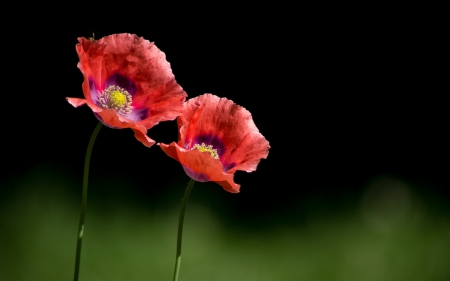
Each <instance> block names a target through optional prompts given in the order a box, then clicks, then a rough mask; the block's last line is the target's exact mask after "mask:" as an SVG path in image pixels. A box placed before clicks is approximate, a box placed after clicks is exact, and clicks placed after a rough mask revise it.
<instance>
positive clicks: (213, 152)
mask: <svg viewBox="0 0 450 281" xmlns="http://www.w3.org/2000/svg"><path fill="white" fill-rule="evenodd" d="M194 148H197V149H198V150H199V151H200V152H209V153H210V154H211V157H212V158H214V159H219V153H217V149H214V148H213V146H212V145H206V144H205V143H204V142H202V144H201V145H199V144H197V143H196V144H194V146H193V147H192V148H191V150H192V149H194Z"/></svg>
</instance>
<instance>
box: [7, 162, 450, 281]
mask: <svg viewBox="0 0 450 281" xmlns="http://www.w3.org/2000/svg"><path fill="white" fill-rule="evenodd" d="M187 181H188V180H187V177H186V178H177V179H173V180H170V181H169V182H168V184H167V185H165V186H161V187H159V188H161V189H162V190H163V191H162V192H161V194H160V196H159V197H158V198H145V197H142V196H140V195H139V194H137V193H136V192H133V190H135V189H134V188H132V186H133V179H132V178H127V177H121V176H118V175H117V174H111V175H110V176H109V177H108V178H100V177H98V176H96V175H95V171H93V172H92V177H91V184H90V194H89V203H88V214H87V220H86V225H85V231H84V235H85V236H84V240H83V250H82V256H81V257H82V259H81V274H80V280H86V281H90V280H92V281H96V280H171V278H172V272H173V266H174V260H175V245H176V244H175V243H176V231H177V222H178V212H179V207H180V204H181V200H180V199H181V198H182V196H183V191H184V188H185V185H186V183H187ZM1 185H2V187H4V186H8V189H7V190H8V191H6V194H5V189H3V188H2V190H3V191H4V193H3V194H2V200H1V205H0V207H1V209H0V210H1V216H0V225H1V227H2V231H1V232H0V241H1V243H0V253H1V255H0V280H5V281H7V280H8V281H9V280H11V281H12V280H17V281H21V280H36V281H37V280H71V276H72V273H73V263H74V254H75V242H76V239H75V238H76V231H77V225H78V215H79V205H80V200H79V196H77V195H78V194H77V193H78V192H80V190H81V179H80V178H77V177H75V176H74V174H73V173H72V172H71V171H68V170H65V169H63V168H61V167H60V166H58V165H57V163H49V162H44V163H41V164H39V165H36V166H34V167H32V168H30V169H29V170H28V171H27V172H26V173H25V174H24V175H23V177H21V178H20V179H18V178H13V179H9V180H6V181H5V180H3V181H2V182H1ZM244 188H245V187H244ZM246 188H250V187H248V186H247V187H246ZM252 188H258V187H252ZM291 188H295V185H293V186H291ZM362 190H363V192H362V193H361V195H360V196H351V197H349V198H346V199H345V200H344V201H342V202H338V203H336V202H335V203H330V202H327V201H326V200H324V199H323V197H321V196H320V195H318V196H312V197H311V198H309V199H308V203H307V204H303V205H291V206H284V207H282V208H280V209H278V210H276V211H274V212H273V213H271V214H270V215H259V216H258V215H254V216H248V215H247V216H244V217H239V215H236V214H235V212H236V210H235V209H234V206H233V205H228V204H226V203H227V202H226V201H227V200H226V198H227V197H228V194H227V193H226V192H225V191H223V190H222V189H221V188H220V187H219V186H218V185H214V184H210V183H196V185H195V186H194V190H193V192H192V194H191V198H190V202H189V204H188V208H187V213H186V220H185V227H184V237H183V242H184V243H183V254H182V262H181V271H180V280H217V281H219V280H259V281H262V280H267V281H272V280H273V281H274V280H346V281H351V280H417V281H423V280H436V281H438V280H441V281H445V280H448V279H449V278H450V267H449V266H448V264H449V263H448V261H449V260H450V251H449V249H450V239H449V237H450V216H449V208H448V202H447V201H445V200H442V199H441V198H438V197H437V196H436V195H435V194H430V193H429V194H421V190H420V189H419V190H418V189H417V186H414V185H413V184H411V183H408V182H407V181H405V180H403V179H401V178H395V177H392V176H386V175H385V176H383V175H380V176H378V177H375V178H373V179H371V180H370V181H368V182H367V183H366V184H365V185H364V187H363V188H362ZM232 196H239V194H236V195H232ZM249 204H251V203H250V202H249Z"/></svg>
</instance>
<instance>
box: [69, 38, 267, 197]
mask: <svg viewBox="0 0 450 281" xmlns="http://www.w3.org/2000/svg"><path fill="white" fill-rule="evenodd" d="M78 41H79V43H78V44H77V45H76V51H77V53H78V57H79V59H80V61H79V63H78V68H79V69H80V70H81V72H82V74H83V76H84V82H83V84H82V89H83V93H84V99H80V98H67V101H68V102H69V103H70V104H71V105H73V106H74V107H78V106H81V105H84V104H86V105H87V106H89V107H90V108H91V110H92V111H93V112H94V115H95V116H96V117H97V119H98V120H100V122H102V123H103V124H104V125H106V126H108V127H111V128H116V129H123V128H130V129H132V130H133V131H134V135H135V137H136V139H137V140H138V141H140V142H141V143H142V144H144V145H145V146H147V147H151V146H152V145H154V144H155V143H156V142H155V141H154V140H153V139H151V138H150V137H148V136H147V130H148V129H150V128H152V127H153V126H155V125H157V124H158V123H159V122H161V121H167V120H174V119H175V118H177V123H178V130H179V135H178V142H172V143H170V144H163V143H158V145H159V146H160V147H161V148H162V150H163V151H164V152H165V153H166V154H167V155H168V156H170V157H172V158H173V159H175V160H177V161H178V162H180V163H181V165H182V166H183V168H184V171H185V172H186V174H187V175H188V176H189V177H191V178H192V179H194V180H196V181H199V182H206V181H213V182H216V183H218V184H219V185H221V186H222V187H223V188H224V189H225V190H226V191H229V192H232V193H237V192H239V188H240V185H238V184H236V183H235V182H234V179H233V178H234V173H235V172H236V171H237V170H242V171H246V172H252V171H254V170H256V166H257V165H258V163H259V161H260V160H261V159H262V158H266V157H267V155H268V153H269V148H270V146H269V142H268V141H267V140H266V139H265V138H264V136H263V135H262V134H261V133H260V132H259V130H258V128H257V127H256V126H255V124H254V122H253V119H252V116H251V114H250V112H249V111H247V110H246V109H245V108H243V107H242V106H239V105H237V104H235V103H234V102H232V101H231V100H228V99H226V98H219V97H217V96H215V95H212V94H204V95H201V96H198V97H195V98H191V99H189V100H188V101H186V97H187V94H186V92H185V91H184V90H183V89H182V87H181V86H180V85H179V84H178V83H177V82H176V80H175V76H174V75H173V73H172V70H171V67H170V63H169V62H167V61H166V57H165V54H164V53H163V52H162V51H161V50H159V49H158V48H157V47H156V46H155V44H154V43H152V42H149V41H148V40H145V39H143V38H142V37H138V36H136V35H134V34H113V35H110V36H106V37H103V38H102V39H99V40H92V39H86V38H78Z"/></svg>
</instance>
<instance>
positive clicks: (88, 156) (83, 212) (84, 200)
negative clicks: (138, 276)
mask: <svg viewBox="0 0 450 281" xmlns="http://www.w3.org/2000/svg"><path fill="white" fill-rule="evenodd" d="M101 128H102V123H101V122H98V124H97V127H95V129H94V132H92V136H91V139H90V140H89V144H88V147H87V151H86V158H85V159H84V174H83V194H82V197H81V213H80V223H79V224H78V235H77V253H76V255H75V271H74V273H73V281H78V275H79V271H80V255H81V241H82V239H83V230H84V217H85V216H86V206H87V191H88V177H89V162H90V160H91V154H92V148H93V147H94V142H95V139H96V138H97V135H98V132H99V131H100V129H101Z"/></svg>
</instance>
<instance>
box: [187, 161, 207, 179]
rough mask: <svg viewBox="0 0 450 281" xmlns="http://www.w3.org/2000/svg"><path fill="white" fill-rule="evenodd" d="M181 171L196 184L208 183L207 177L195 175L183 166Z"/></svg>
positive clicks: (199, 174) (201, 174)
mask: <svg viewBox="0 0 450 281" xmlns="http://www.w3.org/2000/svg"><path fill="white" fill-rule="evenodd" d="M183 169H184V171H185V172H186V174H187V175H188V176H189V177H190V178H191V179H193V180H196V181H198V182H207V181H209V177H208V176H207V175H205V174H203V173H196V172H194V171H192V170H191V169H189V168H188V167H186V166H184V165H183Z"/></svg>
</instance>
